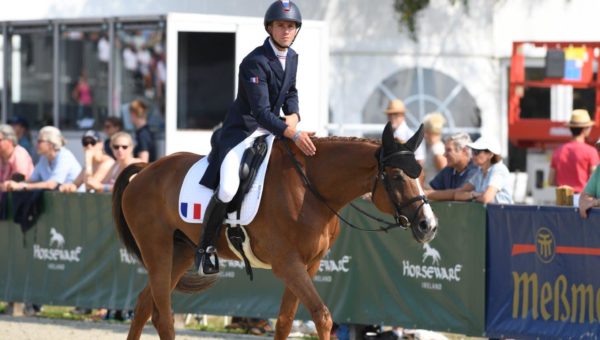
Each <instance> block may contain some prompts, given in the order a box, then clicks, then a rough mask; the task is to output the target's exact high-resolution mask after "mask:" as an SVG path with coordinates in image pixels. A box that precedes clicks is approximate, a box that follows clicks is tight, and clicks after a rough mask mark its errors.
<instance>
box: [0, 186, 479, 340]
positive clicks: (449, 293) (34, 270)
mask: <svg viewBox="0 0 600 340" xmlns="http://www.w3.org/2000/svg"><path fill="white" fill-rule="evenodd" d="M44 203H45V208H44V209H45V210H44V211H45V212H44V213H43V214H42V216H41V217H40V219H39V220H38V222H37V223H36V225H35V227H34V228H32V229H31V230H29V231H28V232H27V233H26V234H25V235H23V234H22V233H21V231H20V228H19V227H18V226H17V225H15V224H14V223H12V222H9V221H2V222H0V254H1V256H2V259H3V260H2V261H0V300H4V301H26V302H35V303H40V304H53V305H71V306H79V307H87V308H98V307H106V308H112V309H132V308H133V307H134V305H135V301H136V299H137V295H138V294H139V292H140V291H141V290H142V289H143V287H144V286H145V285H146V282H147V273H146V271H145V270H144V268H143V267H141V266H139V264H138V263H137V261H136V259H135V258H134V257H133V256H131V255H130V254H128V253H127V252H126V251H125V249H124V247H123V246H122V245H121V243H120V242H119V240H118V238H117V235H116V232H115V230H114V226H113V223H112V220H111V200H110V196H109V195H103V194H60V193H46V196H45V200H44ZM355 204H357V205H358V206H359V207H360V208H362V209H364V210H366V211H368V212H369V213H371V214H374V215H376V216H378V217H381V218H388V219H391V216H386V215H384V214H381V213H379V212H378V211H377V210H376V208H375V207H374V206H373V205H372V204H371V203H370V202H368V201H363V200H358V201H356V202H355ZM434 211H435V212H436V214H437V216H438V218H439V220H440V229H439V233H438V235H437V238H436V239H435V240H433V241H432V242H431V243H430V244H426V245H423V244H419V243H417V242H416V241H415V240H414V239H413V237H412V234H411V232H410V231H409V230H406V231H404V230H401V229H394V230H391V231H389V232H388V233H367V232H361V231H358V230H354V229H350V228H348V227H346V226H344V225H343V224H342V230H341V233H340V236H339V238H338V240H337V241H336V242H335V245H334V247H333V248H332V249H331V251H330V252H329V253H328V254H327V256H326V257H325V258H324V259H323V260H322V261H321V266H320V268H319V272H318V274H317V275H316V277H315V278H314V282H315V285H316V287H317V290H318V291H319V293H320V295H321V297H322V298H323V300H324V301H325V303H326V304H327V306H328V307H329V309H330V311H331V313H332V315H333V318H334V320H335V321H336V322H339V323H358V324H385V325H395V326H404V327H411V328H425V329H432V330H442V331H450V332H456V333H463V334H470V335H481V334H483V332H484V298H485V281H484V280H485V275H484V270H485V209H484V208H483V207H482V206H481V205H478V204H461V203H458V204H456V203H452V204H447V203H444V204H436V205H435V206H434ZM342 215H343V216H344V217H345V218H346V219H348V220H350V221H351V222H352V223H355V224H358V225H360V226H363V227H367V228H375V225H374V223H373V221H371V220H370V219H368V218H366V217H365V216H364V215H362V214H361V213H359V212H357V211H356V210H354V209H352V208H346V209H344V210H343V211H342ZM282 294H283V284H282V283H281V281H279V280H277V279H276V278H275V277H274V276H273V274H272V272H271V271H270V270H263V269H254V281H250V280H249V278H248V276H247V275H246V273H245V270H244V267H243V263H242V262H240V261H226V260H225V261H222V263H221V275H220V280H219V281H218V282H217V284H216V285H215V286H214V287H213V288H211V289H209V290H207V291H205V292H203V293H200V294H194V295H186V294H181V293H175V294H174V295H173V309H174V311H176V312H191V313H203V314H215V315H235V316H248V317H260V318H271V317H275V316H276V315H277V313H278V311H279V306H280V299H281V296H282ZM298 318H300V319H310V316H309V314H308V313H307V312H306V310H305V309H304V307H300V308H299V313H298Z"/></svg>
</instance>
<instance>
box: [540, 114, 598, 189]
mask: <svg viewBox="0 0 600 340" xmlns="http://www.w3.org/2000/svg"><path fill="white" fill-rule="evenodd" d="M593 125H594V122H593V121H592V120H591V119H590V114H589V113H588V112H587V110H581V109H580V110H574V111H573V113H572V114H571V119H570V121H569V123H568V124H567V126H568V127H569V128H570V129H571V135H572V136H573V137H572V138H571V141H570V142H568V143H566V144H563V145H561V146H560V147H558V148H557V149H556V150H554V153H553V154H552V161H551V163H550V174H549V175H548V182H549V184H550V185H554V186H563V185H568V186H570V187H572V188H573V191H574V192H575V193H580V192H581V191H582V190H583V187H584V186H585V183H586V182H587V181H588V179H589V178H590V175H591V174H592V172H594V169H596V165H597V164H598V162H599V161H600V158H599V157H598V151H596V149H595V148H594V147H593V146H591V145H588V144H586V142H585V139H586V138H587V137H588V136H589V135H590V131H591V130H592V126H593Z"/></svg>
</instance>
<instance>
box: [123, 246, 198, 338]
mask: <svg viewBox="0 0 600 340" xmlns="http://www.w3.org/2000/svg"><path fill="white" fill-rule="evenodd" d="M188 248H189V247H188ZM193 255H194V252H193V249H191V248H189V249H187V251H186V250H185V249H177V250H176V251H175V256H173V272H172V275H171V291H172V290H173V288H175V285H176V284H177V282H178V281H179V279H180V278H181V276H182V275H183V274H184V273H185V271H186V270H187V269H188V268H189V267H190V265H191V264H192V261H193ZM154 307H155V306H154V302H153V301H152V293H151V291H150V285H147V286H146V287H145V288H144V290H142V292H141V293H140V294H139V296H138V300H137V303H136V305H135V313H134V314H133V320H132V321H131V326H130V328H129V334H128V335H127V340H138V339H139V338H140V337H141V335H142V331H143V330H144V326H145V325H146V321H148V318H150V315H152V312H153V308H154Z"/></svg>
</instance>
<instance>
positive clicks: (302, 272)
mask: <svg viewBox="0 0 600 340" xmlns="http://www.w3.org/2000/svg"><path fill="white" fill-rule="evenodd" d="M317 263H318V261H317ZM316 270H318V265H317V264H316V263H315V264H312V265H311V267H310V275H309V272H308V271H307V270H306V267H305V266H304V265H303V264H302V263H301V262H300V261H299V260H289V261H287V262H286V261H284V262H281V265H278V266H276V265H275V264H274V266H273V273H274V274H275V275H276V276H278V277H279V278H281V279H282V280H283V282H284V284H285V286H286V291H285V293H284V301H282V305H281V307H282V310H280V312H279V318H278V319H277V330H276V332H277V333H276V336H275V338H276V339H284V338H285V336H287V334H289V331H290V330H289V328H291V323H290V324H289V325H288V324H287V323H286V321H287V320H289V318H291V319H292V321H293V318H294V314H295V311H296V308H297V307H298V302H297V300H298V299H299V300H300V302H302V304H303V305H304V306H305V307H306V309H308V311H309V312H310V314H311V316H312V319H313V321H314V322H315V326H316V327H317V333H318V335H319V339H321V340H329V337H330V333H331V327H332V326H333V320H332V319H331V314H330V313H329V309H327V306H325V304H324V303H323V300H321V297H320V296H319V293H318V292H317V289H316V288H315V286H314V284H313V282H312V280H311V276H312V275H314V274H315V273H316ZM288 291H290V292H291V293H292V294H293V295H294V296H296V301H295V303H294V300H292V299H290V298H289V296H288V297H287V298H288V299H289V300H288V302H287V303H286V301H285V299H286V293H287V292H288ZM294 305H295V307H296V308H293V310H292V311H293V312H294V313H293V314H292V315H291V316H288V315H282V312H283V310H284V307H285V308H286V310H287V311H288V313H289V311H290V310H291V307H293V306H294ZM280 320H282V325H281V326H282V330H281V333H280V332H279V321H280ZM285 327H289V328H288V329H287V333H286V334H284V331H285V329H284V328H285ZM284 335H285V336H284ZM280 336H283V337H280Z"/></svg>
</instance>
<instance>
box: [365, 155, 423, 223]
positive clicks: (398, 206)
mask: <svg viewBox="0 0 600 340" xmlns="http://www.w3.org/2000/svg"><path fill="white" fill-rule="evenodd" d="M402 155H412V156H414V152H413V151H408V150H400V151H396V152H394V153H391V154H389V155H387V156H384V155H383V148H380V149H379V157H378V163H379V165H378V167H379V169H378V172H377V177H376V178H375V182H374V183H373V190H371V195H372V196H375V190H376V189H377V181H378V180H381V181H382V182H383V187H384V188H385V191H386V193H387V195H388V198H389V199H390V202H392V204H393V205H394V219H395V220H396V223H397V224H399V225H400V226H401V227H402V229H408V228H409V227H410V226H411V225H412V224H413V223H414V221H415V219H416V218H417V216H418V214H419V211H421V209H423V206H424V205H425V204H429V200H428V199H427V197H426V196H425V195H418V196H415V197H413V198H411V199H409V200H408V201H406V202H404V203H399V202H397V201H396V199H395V198H394V195H393V188H392V184H391V183H390V180H389V177H388V175H387V173H386V172H385V166H386V163H387V162H388V161H389V160H390V159H391V158H392V157H395V156H402ZM417 180H418V179H417ZM418 201H421V204H419V206H418V207H417V210H415V212H414V214H413V216H412V218H410V219H409V218H408V217H407V216H406V214H403V213H402V209H405V208H406V207H408V206H409V205H411V204H413V203H414V202H418Z"/></svg>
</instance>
